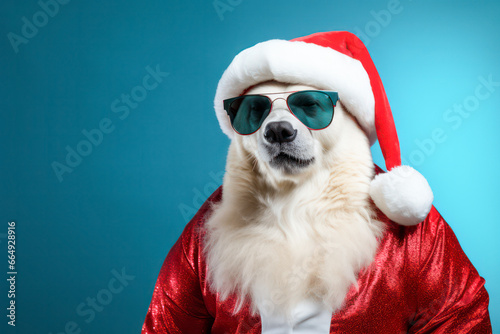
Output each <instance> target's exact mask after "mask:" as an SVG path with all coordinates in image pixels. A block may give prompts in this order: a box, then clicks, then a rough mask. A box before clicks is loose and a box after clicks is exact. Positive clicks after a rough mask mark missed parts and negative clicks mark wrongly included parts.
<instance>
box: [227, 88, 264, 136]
mask: <svg viewBox="0 0 500 334" xmlns="http://www.w3.org/2000/svg"><path fill="white" fill-rule="evenodd" d="M270 111H271V101H269V99H268V98H267V97H266V96H261V95H245V96H240V97H237V98H235V99H234V100H233V101H232V102H231V104H230V105H229V111H228V114H229V117H230V119H231V123H232V125H233V128H234V129H235V130H236V131H237V132H238V133H240V134H242V135H248V134H251V133H254V132H255V131H257V130H258V129H259V128H260V126H261V125H262V123H263V122H264V119H265V118H266V117H267V115H268V114H269V112H270Z"/></svg>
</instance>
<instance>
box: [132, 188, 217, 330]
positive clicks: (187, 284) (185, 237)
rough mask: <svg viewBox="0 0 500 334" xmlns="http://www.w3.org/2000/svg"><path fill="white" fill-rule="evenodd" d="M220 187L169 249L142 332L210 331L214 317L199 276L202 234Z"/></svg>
mask: <svg viewBox="0 0 500 334" xmlns="http://www.w3.org/2000/svg"><path fill="white" fill-rule="evenodd" d="M220 194H221V191H220V189H219V190H217V191H216V192H215V193H214V194H213V195H212V196H211V198H210V199H209V200H207V202H205V204H204V205H203V206H202V207H201V208H200V210H199V211H198V213H197V214H196V215H195V216H194V217H193V219H192V220H191V221H190V222H189V224H188V225H187V226H186V228H185V229H184V231H183V232H182V235H181V236H180V238H179V240H177V242H176V243H175V245H174V246H173V247H172V249H171V250H170V252H169V253H168V255H167V257H166V259H165V261H164V262H163V266H162V268H161V270H160V274H159V276H158V279H157V281H156V285H155V289H154V292H153V298H152V300H151V304H150V306H149V310H148V313H147V315H146V320H145V321H144V325H143V327H142V334H153V333H162V334H163V333H176V334H177V333H179V334H189V333H197V334H198V333H210V330H211V327H212V324H213V321H214V318H213V317H212V316H211V315H210V313H209V312H208V310H207V307H206V306H205V301H204V296H203V293H202V291H203V290H202V289H203V288H202V285H203V283H202V282H201V279H200V277H201V276H200V270H201V269H200V254H199V251H200V247H201V246H200V240H199V239H200V236H199V230H198V228H199V227H200V225H202V222H203V221H204V219H205V216H206V214H207V212H208V211H209V210H210V207H211V204H212V201H214V200H217V198H220Z"/></svg>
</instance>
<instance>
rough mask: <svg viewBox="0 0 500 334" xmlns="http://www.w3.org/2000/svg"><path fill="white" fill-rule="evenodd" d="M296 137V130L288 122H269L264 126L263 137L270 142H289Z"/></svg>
mask: <svg viewBox="0 0 500 334" xmlns="http://www.w3.org/2000/svg"><path fill="white" fill-rule="evenodd" d="M295 137H297V130H295V129H294V128H293V126H292V124H290V123H288V122H271V123H269V124H267V126H266V132H264V138H266V140H267V141H268V142H270V143H271V144H274V143H286V142H291V141H293V140H294V139H295Z"/></svg>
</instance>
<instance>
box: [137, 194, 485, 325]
mask: <svg viewBox="0 0 500 334" xmlns="http://www.w3.org/2000/svg"><path fill="white" fill-rule="evenodd" d="M221 194H222V190H221V188H219V189H218V190H217V191H216V192H215V193H214V194H213V195H212V196H211V197H210V199H209V200H208V201H207V202H206V203H205V204H204V205H203V206H202V207H201V208H200V210H199V211H198V213H197V214H196V216H195V217H194V218H193V219H192V220H191V222H190V223H189V224H188V225H187V226H186V228H185V229H184V232H183V233H182V235H181V237H180V238H179V240H178V241H177V243H176V244H175V245H174V246H173V248H172V249H171V250H170V252H169V254H168V256H167V258H166V259H165V262H164V263H163V267H162V268H161V272H160V274H159V277H158V280H157V282H156V286H155V290H154V294H153V298H152V301H151V305H150V307H149V310H148V313H147V316H146V320H145V322H144V325H143V328H142V333H143V334H152V333H183V334H189V333H214V334H223V333H224V334H226V333H231V334H232V333H261V322H260V318H259V316H258V315H257V316H251V315H250V313H249V308H248V305H247V306H246V307H244V309H243V310H242V311H240V312H239V313H238V314H237V315H236V316H232V315H231V311H232V309H233V307H234V305H235V300H236V298H235V297H234V296H233V297H232V298H229V299H228V300H226V301H224V302H221V301H220V300H219V298H218V296H217V294H214V293H212V292H210V290H209V286H208V283H207V281H206V280H205V277H206V273H207V267H206V262H205V259H204V257H203V254H202V249H203V244H202V243H203V233H204V223H205V218H204V217H206V216H207V214H208V213H209V212H210V210H211V205H210V203H213V202H219V201H220V200H221ZM380 215H381V217H380V219H381V220H383V221H384V222H386V224H387V229H386V232H385V235H384V237H383V239H382V240H381V243H380V246H379V249H378V252H377V255H376V257H375V260H374V261H373V263H372V265H371V266H370V267H369V268H367V269H365V270H363V271H362V272H361V273H360V274H359V276H358V287H355V286H352V287H351V289H350V291H349V293H348V294H347V296H346V300H345V301H346V303H345V306H344V307H343V308H342V309H341V310H340V311H338V312H336V313H334V314H333V316H332V320H331V325H330V333H384V334H388V333H398V334H399V333H407V332H408V333H475V334H477V333H491V324H490V319H489V314H488V300H489V298H488V293H487V292H486V289H485V288H484V279H483V278H482V277H480V276H479V275H478V273H477V271H476V269H475V268H474V267H473V265H472V264H471V263H470V261H469V259H468V258H467V256H466V255H465V254H464V252H463V251H462V249H461V248H460V245H459V243H458V241H457V239H456V237H455V235H454V234H453V232H452V230H451V229H450V227H449V226H448V224H447V223H446V222H445V221H444V220H443V218H442V217H441V215H440V214H439V213H438V212H437V211H436V209H435V208H432V210H431V212H430V214H429V215H428V216H427V218H426V219H425V221H424V222H422V223H420V224H418V225H416V226H410V227H405V226H401V225H397V224H395V223H393V222H391V221H389V220H388V219H387V218H385V216H383V214H380Z"/></svg>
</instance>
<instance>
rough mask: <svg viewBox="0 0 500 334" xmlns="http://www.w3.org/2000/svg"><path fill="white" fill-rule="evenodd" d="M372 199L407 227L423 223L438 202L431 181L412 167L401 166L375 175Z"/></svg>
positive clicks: (388, 215) (371, 187) (392, 217)
mask: <svg viewBox="0 0 500 334" xmlns="http://www.w3.org/2000/svg"><path fill="white" fill-rule="evenodd" d="M370 196H371V197H372V199H373V202H375V205H377V207H378V208H379V209H380V210H381V211H382V212H383V213H384V214H385V215H386V216H387V217H388V218H389V219H390V220H392V221H394V222H396V223H398V224H401V225H405V226H411V225H416V224H418V223H420V222H421V221H423V220H424V219H425V217H427V215H428V214H429V212H430V210H431V207H432V201H433V200H434V195H433V194H432V190H431V187H430V186H429V183H427V180H426V179H425V178H424V177H423V176H422V174H420V173H419V172H417V171H416V170H415V169H413V168H411V167H409V166H398V167H395V168H393V169H391V170H390V171H389V172H387V173H381V174H378V175H377V176H375V178H374V179H373V180H372V182H371V186H370Z"/></svg>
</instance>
